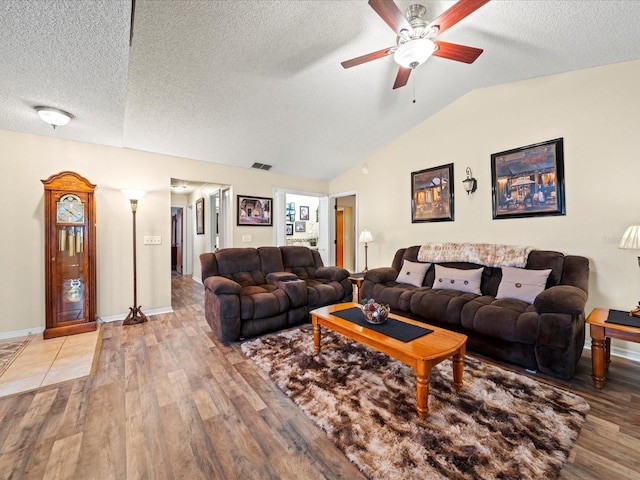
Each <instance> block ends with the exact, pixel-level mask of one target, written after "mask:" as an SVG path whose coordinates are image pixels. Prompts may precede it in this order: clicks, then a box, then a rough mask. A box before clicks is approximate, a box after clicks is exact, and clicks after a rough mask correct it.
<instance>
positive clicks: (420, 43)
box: [393, 38, 436, 68]
mask: <svg viewBox="0 0 640 480" xmlns="http://www.w3.org/2000/svg"><path fill="white" fill-rule="evenodd" d="M435 49H436V44H435V43H433V42H432V41H431V40H429V39H428V38H416V39H415V40H409V41H408V42H406V43H403V44H402V45H400V46H399V47H398V49H397V50H396V53H394V54H393V59H394V60H395V61H396V63H397V64H398V65H400V66H402V67H404V68H416V67H417V66H418V65H421V64H423V63H424V62H426V61H427V60H428V59H429V57H430V56H431V55H433V52H434V51H435Z"/></svg>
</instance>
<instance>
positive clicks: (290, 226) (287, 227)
mask: <svg viewBox="0 0 640 480" xmlns="http://www.w3.org/2000/svg"><path fill="white" fill-rule="evenodd" d="M285 231H286V234H287V235H293V223H287V224H285Z"/></svg>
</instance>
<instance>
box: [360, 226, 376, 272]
mask: <svg viewBox="0 0 640 480" xmlns="http://www.w3.org/2000/svg"><path fill="white" fill-rule="evenodd" d="M358 241H359V242H360V243H364V270H363V271H362V272H363V273H365V272H366V271H367V270H369V267H368V266H367V248H368V246H369V245H367V244H368V243H371V242H373V235H371V232H370V231H369V230H367V229H366V228H365V229H364V230H362V232H360V238H359V239H358Z"/></svg>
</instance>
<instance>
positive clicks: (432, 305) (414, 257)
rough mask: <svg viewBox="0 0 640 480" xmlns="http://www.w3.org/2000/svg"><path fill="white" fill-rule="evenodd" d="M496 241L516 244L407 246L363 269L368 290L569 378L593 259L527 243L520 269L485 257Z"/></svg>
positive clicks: (578, 349) (478, 345) (476, 343)
mask: <svg viewBox="0 0 640 480" xmlns="http://www.w3.org/2000/svg"><path fill="white" fill-rule="evenodd" d="M425 247H427V248H426V249H425ZM492 247H506V249H507V250H508V249H509V248H510V246H493V245H487V244H427V245H425V246H423V247H420V246H413V247H409V248H401V249H400V250H398V251H397V252H396V254H395V257H394V259H393V263H392V264H391V267H383V268H375V269H372V270H369V271H368V272H367V273H366V274H365V277H364V281H363V284H362V297H363V298H367V299H368V298H373V299H375V300H376V301H377V302H381V303H388V304H389V305H390V306H391V310H392V311H393V312H394V313H398V314H401V315H405V316H408V317H410V318H414V319H418V320H421V321H424V322H426V323H429V324H432V325H436V326H440V327H444V328H447V329H450V330H455V331H459V332H462V333H464V334H465V335H467V336H468V338H469V339H468V342H467V345H468V347H469V349H470V350H474V351H477V352H479V353H482V354H485V355H487V356H490V357H494V358H497V359H500V360H504V361H507V362H509V363H514V364H516V365H519V366H522V367H524V368H526V369H529V370H535V371H538V370H539V371H540V372H543V373H546V374H549V375H553V376H556V377H560V378H570V377H571V376H573V374H574V371H575V368H576V364H577V362H578V360H579V358H580V355H581V354H582V349H583V346H584V341H585V332H584V329H585V312H584V309H585V303H586V301H587V292H588V284H589V261H588V259H587V258H585V257H580V256H575V255H563V254H562V253H560V252H554V251H543V250H534V249H530V248H529V249H527V250H526V251H525V250H522V251H520V252H519V253H520V255H521V258H522V261H521V264H520V265H517V267H519V268H515V267H514V266H507V265H506V264H504V263H507V264H508V262H506V261H505V257H504V256H502V257H500V256H499V255H498V257H497V258H493V259H492V260H483V258H485V259H489V258H491V257H492V255H485V254H484V253H481V254H479V255H478V251H480V252H486V251H491V250H492ZM421 249H423V250H422V252H425V253H424V254H421ZM503 250H504V249H503ZM452 252H453V253H452ZM469 252H471V253H472V254H471V255H470V254H469ZM502 253H504V251H502ZM502 253H501V255H502ZM493 257H496V256H495V255H493ZM444 260H448V261H444ZM488 263H489V264H491V265H487V264H488ZM501 264H502V265H501ZM442 267H445V268H444V269H443V268H442ZM447 268H449V269H451V270H447ZM480 269H482V270H480ZM546 275H548V277H547V276H546ZM473 276H475V280H476V281H477V285H475V286H474V285H473V283H474V280H473V278H472V277H473ZM507 277H508V278H507ZM529 277H538V278H537V281H538V286H537V287H535V288H534V289H533V290H530V288H533V287H531V285H529V284H530V283H535V282H536V279H535V278H534V279H533V280H529ZM503 280H504V281H503ZM536 289H537V290H536ZM518 297H520V298H518Z"/></svg>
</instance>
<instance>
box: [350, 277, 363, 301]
mask: <svg viewBox="0 0 640 480" xmlns="http://www.w3.org/2000/svg"><path fill="white" fill-rule="evenodd" d="M349 280H350V281H351V283H352V284H353V285H355V286H356V288H357V289H358V304H361V303H362V282H364V273H352V274H351V275H349Z"/></svg>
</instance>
